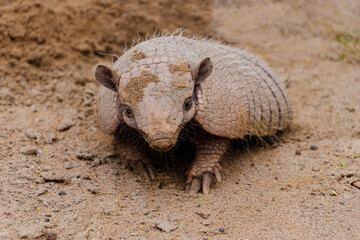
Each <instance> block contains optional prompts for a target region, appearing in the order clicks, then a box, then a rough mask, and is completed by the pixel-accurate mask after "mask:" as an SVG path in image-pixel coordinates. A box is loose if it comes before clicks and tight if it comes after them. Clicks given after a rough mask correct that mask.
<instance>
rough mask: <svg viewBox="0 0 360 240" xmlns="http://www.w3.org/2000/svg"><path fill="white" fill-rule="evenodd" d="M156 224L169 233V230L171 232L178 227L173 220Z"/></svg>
mask: <svg viewBox="0 0 360 240" xmlns="http://www.w3.org/2000/svg"><path fill="white" fill-rule="evenodd" d="M155 226H156V227H157V228H158V229H160V230H162V231H164V232H167V233H169V232H171V231H173V230H175V229H176V228H177V227H176V226H175V225H174V224H172V223H171V222H168V221H164V222H156V223H155Z"/></svg>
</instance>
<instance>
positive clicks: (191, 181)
mask: <svg viewBox="0 0 360 240" xmlns="http://www.w3.org/2000/svg"><path fill="white" fill-rule="evenodd" d="M214 176H215V179H216V181H217V182H221V174H220V171H219V168H218V167H217V166H216V167H214V169H213V171H212V172H204V173H203V174H202V175H200V176H196V177H195V176H193V175H192V174H191V171H190V173H189V174H188V177H187V181H186V182H187V185H186V188H185V191H186V192H187V193H189V194H196V193H198V192H199V191H200V189H201V190H202V192H203V194H209V193H210V184H211V181H212V179H213V177H214Z"/></svg>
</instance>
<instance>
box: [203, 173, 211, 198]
mask: <svg viewBox="0 0 360 240" xmlns="http://www.w3.org/2000/svg"><path fill="white" fill-rule="evenodd" d="M210 183H211V175H210V173H204V176H203V178H202V192H203V194H205V195H207V194H209V193H210Z"/></svg>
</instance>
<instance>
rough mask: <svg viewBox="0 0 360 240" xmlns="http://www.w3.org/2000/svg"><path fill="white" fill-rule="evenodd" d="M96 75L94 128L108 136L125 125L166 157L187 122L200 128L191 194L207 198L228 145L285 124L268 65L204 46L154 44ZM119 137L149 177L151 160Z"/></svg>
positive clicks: (287, 112) (284, 102) (198, 42)
mask: <svg viewBox="0 0 360 240" xmlns="http://www.w3.org/2000/svg"><path fill="white" fill-rule="evenodd" d="M95 76H96V79H97V81H98V82H99V83H100V84H101V85H102V86H101V87H100V93H99V102H98V113H99V122H100V127H101V129H102V130H103V132H105V133H107V134H115V133H116V132H117V131H118V128H119V126H120V127H122V128H129V127H130V128H131V129H132V130H131V131H133V133H134V134H138V135H141V136H142V137H143V138H144V139H145V140H146V142H148V144H149V146H150V147H151V148H152V149H154V150H156V151H161V152H165V151H168V150H169V149H171V148H172V147H173V146H174V145H175V144H176V142H177V140H178V136H179V133H180V131H181V130H182V129H183V128H184V126H185V125H186V123H188V122H190V121H193V122H196V123H197V125H200V126H201V128H202V129H201V131H199V132H198V133H197V134H196V136H195V141H194V144H195V158H194V161H193V162H192V164H191V166H190V169H189V171H188V172H187V180H186V182H187V184H188V189H189V192H190V193H195V192H198V191H199V190H200V189H201V188H202V191H203V193H208V192H209V189H210V179H211V176H213V175H214V176H215V177H216V180H217V181H221V175H220V172H219V161H220V158H221V156H222V155H223V154H224V153H225V152H226V150H227V148H228V147H229V145H230V141H231V139H241V138H243V137H244V136H246V135H255V136H266V135H272V134H274V133H276V131H278V130H282V129H284V128H285V127H287V126H288V124H289V122H290V119H291V106H290V102H289V99H288V97H287V94H286V92H285V88H284V86H283V85H282V84H281V83H280V82H279V81H278V79H277V78H276V77H275V76H274V74H273V73H272V71H271V69H270V68H269V67H268V65H267V64H265V63H264V62H263V61H262V60H260V59H259V58H257V57H255V56H254V55H252V54H250V53H249V52H247V51H244V50H240V49H237V48H233V47H230V46H227V45H222V44H220V43H217V42H214V41H210V40H205V39H193V38H187V37H183V36H163V37H157V38H153V39H150V40H147V41H144V42H141V43H139V44H137V45H136V46H134V47H132V48H131V49H129V50H128V51H126V52H125V53H124V54H123V55H122V56H121V57H120V58H119V59H118V60H117V61H116V62H115V63H114V64H113V66H112V67H111V68H110V67H106V66H103V65H99V66H98V67H97V69H96V73H95ZM131 131H130V132H131ZM120 132H121V131H120ZM122 132H124V131H122ZM127 132H128V131H127ZM118 135H121V134H118ZM125 135H126V134H124V137H123V138H122V137H121V136H120V137H119V136H117V139H118V143H117V144H119V145H121V146H122V150H121V151H122V153H123V156H124V158H126V159H127V160H128V161H129V162H130V163H132V164H135V165H136V166H141V168H142V170H143V171H144V173H146V175H147V176H148V177H150V178H151V179H153V178H154V177H155V175H154V170H153V168H152V167H151V163H150V157H149V156H148V154H146V153H145V152H143V151H142V150H141V149H136V146H135V145H134V144H133V143H132V142H131V141H129V139H128V137H129V136H127V137H125ZM121 139H122V140H121Z"/></svg>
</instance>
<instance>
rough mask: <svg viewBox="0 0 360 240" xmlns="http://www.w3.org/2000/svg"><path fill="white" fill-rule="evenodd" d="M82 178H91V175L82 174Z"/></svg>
mask: <svg viewBox="0 0 360 240" xmlns="http://www.w3.org/2000/svg"><path fill="white" fill-rule="evenodd" d="M82 179H86V180H91V177H90V175H89V174H88V173H84V174H83V175H82Z"/></svg>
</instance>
